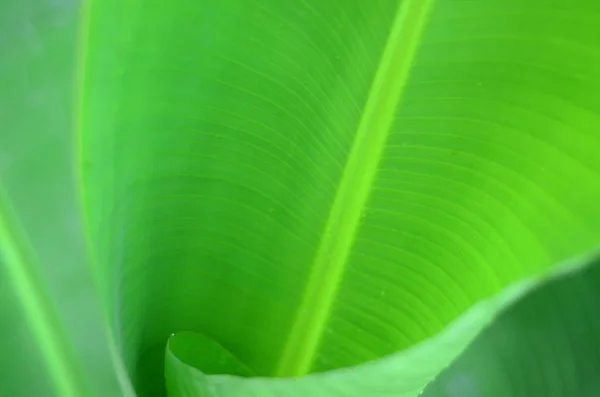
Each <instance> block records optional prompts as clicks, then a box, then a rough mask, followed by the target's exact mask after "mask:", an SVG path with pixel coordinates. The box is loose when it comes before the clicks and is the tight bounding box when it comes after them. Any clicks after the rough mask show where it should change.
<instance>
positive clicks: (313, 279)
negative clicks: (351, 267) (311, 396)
mask: <svg viewBox="0 0 600 397" xmlns="http://www.w3.org/2000/svg"><path fill="white" fill-rule="evenodd" d="M432 3H433V0H406V1H402V2H401V5H400V6H399V7H398V11H397V14H396V17H395V19H394V22H393V26H392V29H391V32H390V35H389V37H388V41H387V43H386V46H385V49H384V52H383V55H382V58H381V62H380V65H379V68H378V69H377V72H376V74H375V78H374V81H373V85H372V86H371V90H370V92H369V96H368V99H367V102H366V106H365V109H364V113H363V115H362V118H361V120H360V122H359V125H358V130H357V133H356V136H355V139H354V142H353V145H352V148H351V151H350V155H349V157H348V162H347V165H346V169H345V170H344V173H343V175H342V180H341V182H340V186H339V189H338V191H337V195H336V198H335V201H334V203H333V206H332V208H331V212H330V214H329V218H328V220H327V224H326V227H325V232H324V234H323V238H322V240H321V244H320V246H319V249H318V251H317V255H316V257H315V260H314V263H313V265H312V268H311V275H310V277H309V280H308V283H307V286H306V290H305V293H304V297H303V301H302V304H301V306H300V309H299V311H298V317H297V319H296V322H295V324H294V326H293V328H292V331H291V333H290V336H289V338H288V342H287V345H286V347H285V349H284V351H283V354H282V358H281V360H280V362H279V365H278V368H277V371H276V373H277V375H278V376H299V375H304V374H306V373H307V372H309V371H310V368H311V365H312V363H313V361H314V358H315V355H316V352H317V349H318V347H319V343H320V339H321V337H322V334H323V331H324V327H325V325H326V323H327V319H328V317H329V314H330V311H331V308H332V305H333V303H334V300H335V296H336V293H337V290H338V287H339V284H340V280H341V278H342V276H343V273H344V269H345V266H346V262H347V260H348V255H349V253H350V250H351V248H352V244H353V242H354V239H355V235H356V231H357V229H358V226H359V221H360V218H361V214H362V212H363V210H364V207H365V204H366V202H367V199H368V198H369V192H370V191H371V188H372V185H373V180H374V178H375V174H376V170H377V167H378V164H379V160H380V159H381V156H382V152H383V149H384V147H385V143H386V139H387V137H388V135H389V132H390V129H391V127H392V121H393V117H394V113H395V110H396V108H397V106H398V103H399V101H400V99H401V97H402V90H403V88H404V86H405V84H406V82H407V80H408V77H409V73H410V69H411V64H412V62H413V60H414V57H415V53H416V50H417V47H418V44H419V41H420V38H421V32H422V31H423V28H424V26H425V23H426V20H427V15H428V11H429V9H430V8H431V4H432Z"/></svg>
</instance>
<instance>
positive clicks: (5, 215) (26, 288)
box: [0, 187, 89, 397]
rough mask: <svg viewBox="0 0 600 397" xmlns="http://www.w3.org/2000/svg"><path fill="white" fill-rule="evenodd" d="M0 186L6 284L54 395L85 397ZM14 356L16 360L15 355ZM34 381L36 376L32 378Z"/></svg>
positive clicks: (0, 229) (0, 243)
mask: <svg viewBox="0 0 600 397" xmlns="http://www.w3.org/2000/svg"><path fill="white" fill-rule="evenodd" d="M2 195H3V192H2V189H1V187H0V257H1V258H2V259H3V261H2V264H3V267H4V269H5V273H6V276H7V278H8V282H9V284H10V285H11V286H12V288H13V289H14V291H15V293H16V295H17V297H18V301H19V302H20V304H21V306H22V308H23V312H24V317H25V319H26V320H27V322H28V323H29V325H30V328H31V332H32V334H33V338H34V341H32V343H36V345H37V346H38V347H39V349H40V351H41V353H42V355H43V357H44V359H45V360H46V364H47V367H48V371H49V372H50V374H51V378H52V381H53V382H54V387H55V389H56V394H57V395H58V396H61V397H85V396H87V395H89V393H88V392H89V391H88V390H87V389H86V388H85V387H84V386H83V384H82V382H81V378H80V376H79V374H78V370H77V365H76V363H75V362H74V360H73V358H72V356H71V355H70V352H69V351H68V349H67V347H66V346H67V344H66V339H65V335H64V334H63V333H62V330H61V329H60V326H59V321H58V318H57V317H56V315H55V313H54V311H53V308H52V307H51V305H50V303H49V300H48V298H47V297H46V296H45V294H44V291H43V288H42V286H41V283H40V282H39V280H38V279H37V278H36V276H35V271H34V264H33V263H32V259H31V256H30V255H29V252H30V250H29V249H28V248H29V247H27V244H26V243H25V241H24V239H23V238H20V237H21V236H20V235H19V233H18V228H17V227H16V225H15V221H14V217H13V216H11V215H12V213H11V212H9V211H10V207H9V205H8V203H7V202H6V201H5V200H6V199H5V198H4V197H3V196H2ZM15 359H17V360H18V359H19V358H18V357H15ZM31 381H32V382H35V381H36V380H35V379H32V380H31Z"/></svg>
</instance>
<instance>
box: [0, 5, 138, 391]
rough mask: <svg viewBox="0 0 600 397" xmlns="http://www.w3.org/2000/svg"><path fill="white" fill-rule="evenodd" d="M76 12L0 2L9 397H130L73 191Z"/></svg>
mask: <svg viewBox="0 0 600 397" xmlns="http://www.w3.org/2000/svg"><path fill="white" fill-rule="evenodd" d="M78 15H79V7H78V4H77V2H72V1H64V2H60V1H37V0H36V1H30V0H2V1H1V2H0V334H1V335H2V337H1V338H0V374H1V376H0V395H1V396H7V397H20V396H23V397H31V396H40V397H42V396H43V397H45V396H53V395H55V396H60V397H66V396H73V397H89V396H117V395H127V394H126V393H122V392H121V390H122V386H121V385H120V381H119V379H118V378H117V377H118V375H117V373H116V371H115V369H114V365H115V361H116V362H117V363H118V361H119V360H120V359H119V358H118V356H117V355H116V354H111V351H110V345H109V343H108V336H107V327H106V325H105V324H104V318H103V317H102V315H101V310H100V305H99V302H98V299H97V297H96V292H95V288H94V285H93V282H92V280H91V278H90V275H89V266H88V263H87V262H88V261H87V255H86V252H85V251H86V250H85V236H84V235H83V233H82V227H81V214H80V206H79V203H78V196H77V193H76V192H77V187H76V181H75V174H76V172H75V164H74V157H73V149H74V143H73V129H72V124H73V123H72V121H73V119H74V118H75V116H74V112H73V110H74V108H73V103H74V101H73V94H74V92H75V86H74V81H75V80H74V78H73V75H74V66H75V50H76V48H75V47H76V39H77V37H76V33H77V19H78ZM123 375H124V371H123V370H121V376H123ZM121 381H123V382H125V384H126V382H127V378H126V377H124V378H123V377H122V378H121Z"/></svg>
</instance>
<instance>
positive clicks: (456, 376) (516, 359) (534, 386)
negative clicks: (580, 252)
mask: <svg viewBox="0 0 600 397" xmlns="http://www.w3.org/2000/svg"><path fill="white" fill-rule="evenodd" d="M594 259H595V260H594V261H593V263H591V264H590V266H589V267H588V268H585V269H583V270H582V271H578V272H574V273H572V274H568V275H566V276H565V277H564V278H562V279H560V280H555V281H553V282H551V283H549V284H548V285H547V286H544V287H543V288H539V289H537V290H536V291H533V292H532V293H531V294H530V295H528V296H526V297H525V298H524V299H523V300H522V301H521V302H519V303H518V304H517V305H515V306H513V307H511V308H510V309H509V310H507V311H506V312H505V313H503V314H502V315H501V316H500V317H499V318H498V319H497V320H496V321H495V323H494V324H493V326H491V327H490V328H489V329H486V330H485V331H484V332H482V334H481V335H480V336H478V337H477V338H476V340H475V341H474V342H473V344H472V345H471V346H469V348H468V349H467V350H466V351H465V353H464V354H462V355H461V357H460V358H459V359H458V360H456V362H454V363H453V364H452V365H451V366H450V368H448V369H447V370H446V371H444V372H443V373H442V374H441V375H440V376H439V377H438V378H437V379H436V381H435V382H433V383H432V384H430V385H429V386H428V387H427V389H425V391H424V393H423V396H424V397H437V396H439V397H442V396H444V397H471V396H478V397H487V396H490V397H491V396H515V397H521V396H523V397H525V396H527V397H531V396H551V397H569V396H593V395H595V394H597V393H598V390H600V379H598V377H597V376H596V375H597V374H598V372H599V371H600V356H599V354H598V341H599V337H600V319H599V318H598V315H597V312H598V304H599V303H600V290H599V289H598V282H599V281H600V260H598V258H597V257H596V258H594Z"/></svg>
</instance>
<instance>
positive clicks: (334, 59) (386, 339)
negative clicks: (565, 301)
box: [79, 0, 600, 396]
mask: <svg viewBox="0 0 600 397" xmlns="http://www.w3.org/2000/svg"><path fill="white" fill-rule="evenodd" d="M87 15H88V19H87V22H86V31H87V34H88V38H87V41H86V43H87V46H86V52H85V59H84V69H85V79H84V83H83V89H82V90H83V96H82V108H81V112H82V113H81V121H80V125H79V137H80V140H81V142H80V143H81V160H82V164H84V167H83V168H82V169H83V178H82V179H83V185H84V196H85V211H86V217H87V221H88V228H89V229H88V231H89V235H90V239H91V241H92V242H93V244H94V253H95V259H96V260H95V261H94V262H95V263H96V265H97V268H96V274H97V275H98V279H99V283H100V285H101V290H102V291H103V302H104V304H105V307H106V308H107V312H108V317H109V318H110V319H111V324H110V326H111V328H112V330H113V334H114V337H115V339H116V341H117V344H118V346H119V348H120V350H121V352H122V354H123V356H124V359H125V362H126V364H127V367H128V368H129V371H130V372H131V374H132V376H133V379H134V383H135V385H136V388H137V390H138V391H139V393H140V395H143V396H146V395H148V396H150V395H160V394H161V393H163V392H164V391H161V390H162V387H163V376H162V374H163V358H164V346H165V343H166V341H167V339H168V338H169V337H170V335H171V334H173V333H177V332H181V331H191V332H195V333H197V334H201V336H199V338H201V339H202V340H203V341H204V342H199V343H200V347H196V348H194V351H196V352H197V353H195V354H198V355H201V353H200V352H201V349H202V346H204V345H205V344H204V343H205V342H206V341H213V342H214V343H208V344H206V346H207V349H209V350H208V351H207V354H214V352H215V351H214V348H215V343H216V344H217V345H216V346H221V347H222V348H223V350H222V351H221V353H219V354H222V356H223V357H229V358H231V359H232V360H233V359H235V360H234V361H232V362H230V364H231V365H234V363H237V364H235V366H237V365H238V364H239V365H241V366H243V367H247V368H249V369H250V370H251V371H252V372H253V373H255V374H257V375H259V376H262V377H274V376H275V377H297V376H303V375H306V374H307V373H309V372H314V373H317V374H314V375H310V376H308V377H306V378H305V379H303V380H302V381H301V382H303V383H302V384H303V385H310V386H306V388H305V389H299V390H297V391H293V392H290V393H300V392H302V393H304V394H302V395H311V394H316V395H319V394H318V393H319V391H318V390H320V389H323V390H328V389H327V385H334V384H335V385H342V386H339V387H340V389H338V388H337V387H338V386H336V388H335V391H332V392H331V393H330V394H331V395H338V394H339V395H351V394H349V393H353V392H354V390H353V389H352V388H353V387H356V388H357V390H364V389H361V388H359V387H358V386H356V385H357V384H358V382H363V381H364V382H372V383H371V385H370V386H369V388H368V390H369V393H370V394H367V395H373V396H379V395H382V396H384V395H386V393H388V395H394V396H398V395H407V396H412V395H416V394H417V393H418V392H419V391H421V390H422V388H423V387H424V386H425V384H426V383H427V382H428V381H429V380H431V379H432V378H433V377H435V376H436V375H437V374H438V373H439V372H440V371H441V370H442V369H443V368H444V367H446V366H447V365H448V364H449V362H450V361H451V360H452V359H453V358H454V357H455V356H456V355H457V354H459V353H460V351H462V349H464V347H465V346H466V345H467V344H468V343H469V342H470V341H471V340H472V338H473V337H474V336H475V335H476V334H477V332H478V330H479V329H481V327H482V326H484V325H485V324H486V323H487V322H488V321H489V320H490V319H491V318H492V317H493V316H494V315H495V313H496V312H497V311H498V310H499V309H500V308H501V307H502V305H503V304H505V303H506V300H507V299H508V300H509V301H510V300H511V299H516V297H518V296H520V293H516V292H515V290H513V288H524V287H523V285H526V286H528V287H527V288H530V287H531V286H532V285H535V283H537V282H539V280H540V277H542V278H543V277H544V276H543V275H545V274H550V273H551V272H552V271H557V268H554V265H555V264H557V263H560V262H561V261H562V260H563V259H565V258H568V257H571V256H573V255H577V254H580V253H582V252H587V250H589V249H591V248H592V247H594V246H596V245H597V243H598V241H600V213H599V212H598V206H597V203H598V202H600V163H599V162H598V161H597V158H596V157H597V153H598V150H599V149H600V134H598V131H599V128H600V98H599V97H598V96H597V92H598V90H599V88H600V39H599V37H600V27H599V26H600V24H599V23H598V21H599V19H600V7H599V6H598V4H597V2H595V1H592V0H574V1H571V2H568V3H566V2H563V3H561V4H553V5H552V7H550V6H548V4H547V3H544V2H538V1H533V0H526V1H523V0H519V1H506V0H502V1H501V0H488V1H485V2H470V1H464V2H458V1H450V0H437V1H417V0H405V1H401V2H399V1H385V0H381V1H377V2H365V1H359V0H356V1H349V0H344V1H341V0H339V1H335V0H327V1H324V0H319V1H297V2H281V1H275V0H273V1H269V0H260V1H259V0H256V1H236V0H218V1H217V0H214V1H202V2H198V1H193V0H178V1H172V2H163V1H158V0H150V1H145V2H140V1H136V0H132V1H129V2H126V3H125V4H123V2H122V1H117V0H104V1H97V2H94V3H92V5H91V6H90V9H89V12H88V13H87ZM548 272H550V273H548ZM523 280H525V281H523ZM515 283H516V284H515ZM522 283H525V284H522ZM515 285H516V286H517V287H514V286H515ZM519 286H521V287H519ZM518 291H521V290H520V289H518ZM498 299H500V303H498V302H499V301H498ZM450 324H455V325H456V324H458V325H456V326H455V327H454V326H451V325H450ZM459 331H460V333H459ZM440 332H442V334H440ZM447 333H450V334H452V335H453V337H452V338H450V337H448V336H444V335H447ZM456 333H459V334H456ZM436 335H439V336H438V337H436ZM175 338H177V336H176V337H175ZM174 340H176V339H174ZM187 344H190V346H191V345H192V344H193V341H191V340H187V343H186V345H187ZM409 348H410V349H409ZM407 349H408V350H407ZM397 352H398V353H397ZM439 352H443V354H442V353H439ZM199 362H201V363H203V364H202V365H207V364H206V361H205V360H199ZM392 363H393V364H392ZM219 365H220V364H219ZM228 365H229V364H228ZM355 366H357V367H356V368H354V369H350V370H348V371H342V370H340V371H334V370H335V369H338V368H345V367H355ZM363 366H364V367H363ZM218 368H219V367H218V366H217V364H215V367H211V366H210V365H208V366H207V367H206V368H201V369H202V370H203V371H204V372H205V373H208V374H212V373H214V372H217V369H218ZM167 370H168V371H170V372H167V374H168V375H169V374H170V375H169V376H170V377H171V378H170V379H171V380H169V382H168V383H169V385H170V387H174V388H175V389H172V390H173V393H175V396H177V393H184V394H183V395H185V393H188V392H189V389H186V388H187V387H192V390H193V388H195V387H198V388H199V389H198V390H197V392H198V393H200V392H201V391H202V389H203V388H204V389H206V388H207V387H209V386H210V385H214V384H218V385H220V386H219V387H222V390H228V391H230V392H231V393H233V394H232V395H234V396H237V394H236V393H238V391H239V393H241V394H240V395H247V394H243V393H250V394H251V393H255V395H261V396H262V395H263V394H260V393H265V395H267V394H266V393H268V392H271V393H275V394H274V395H278V394H277V393H278V392H281V393H283V392H284V389H285V390H288V389H287V388H288V387H291V386H289V385H291V384H294V381H290V380H287V379H280V380H269V381H265V380H264V379H263V378H252V379H243V378H238V377H231V376H218V375H215V376H212V375H211V376H208V377H206V376H205V375H202V374H201V373H199V372H197V371H194V370H193V369H191V368H190V367H188V366H185V363H183V362H181V361H180V360H179V361H178V359H177V357H176V356H174V355H173V353H172V352H169V351H167ZM355 370H356V371H361V372H357V373H359V374H360V379H359V380H357V381H356V382H350V381H348V382H338V381H339V380H340V379H342V378H343V379H346V377H348V376H349V375H348V374H350V373H352V371H355ZM178 371H181V373H180V374H179V372H178ZM329 371H331V372H329ZM320 373H322V375H321V374H320ZM178 374H179V375H178ZM400 374H402V376H401V375H400ZM186 377H189V378H186ZM186 379H187V380H186ZM383 379H394V380H395V381H394V382H393V383H382V380H383ZM330 380H331V381H330ZM186 382H187V383H186ZM264 382H267V383H268V386H266V384H264ZM290 382H291V383H290ZM328 382H332V383H328ZM190 385H191V386H190ZM263 386H264V387H268V388H269V389H265V390H263V389H262V387H263ZM371 386H372V387H371ZM332 387H333V386H332ZM238 388H239V390H238ZM280 388H281V389H280ZM176 390H179V391H176ZM207 390H208V389H207ZM216 390H217V391H218V390H220V389H218V388H217V389H216ZM286 393H287V391H286ZM335 393H337V394H335ZM188 394H189V393H188ZM282 395H283V394H282Z"/></svg>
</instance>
